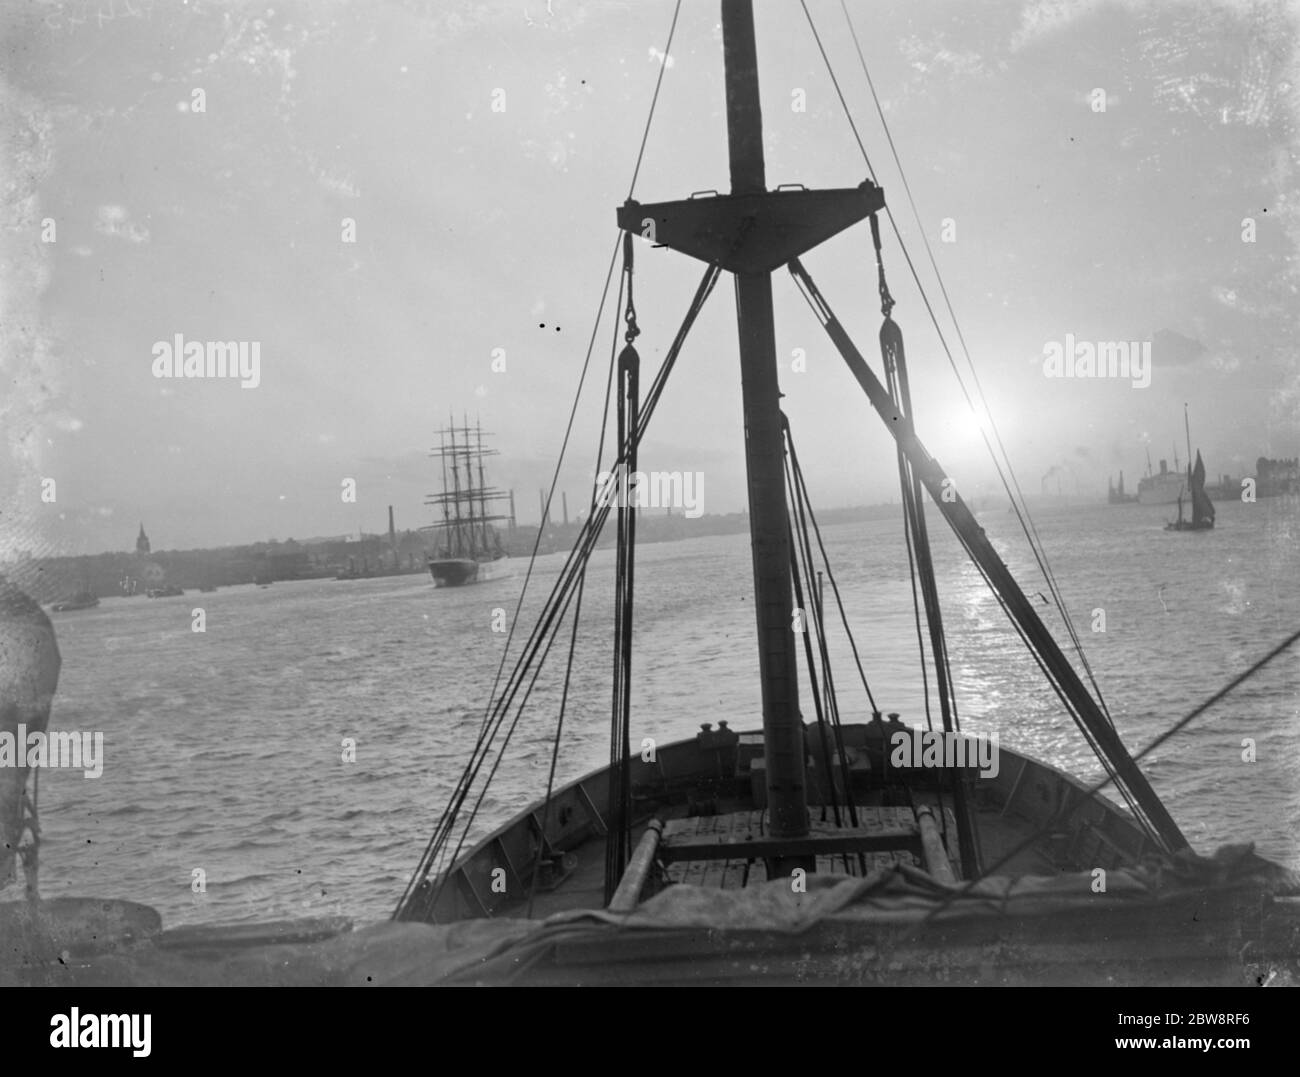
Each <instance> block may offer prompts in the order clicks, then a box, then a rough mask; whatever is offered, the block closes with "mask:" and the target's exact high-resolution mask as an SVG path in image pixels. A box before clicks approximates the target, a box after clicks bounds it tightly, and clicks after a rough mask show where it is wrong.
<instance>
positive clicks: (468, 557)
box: [421, 419, 512, 587]
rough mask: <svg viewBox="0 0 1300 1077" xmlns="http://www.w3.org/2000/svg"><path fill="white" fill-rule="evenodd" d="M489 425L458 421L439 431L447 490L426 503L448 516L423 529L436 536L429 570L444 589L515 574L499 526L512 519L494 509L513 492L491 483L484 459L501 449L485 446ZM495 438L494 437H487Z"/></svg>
mask: <svg viewBox="0 0 1300 1077" xmlns="http://www.w3.org/2000/svg"><path fill="white" fill-rule="evenodd" d="M484 436H485V435H484V433H483V426H482V423H481V422H478V421H476V422H475V424H474V425H473V426H470V425H469V420H468V419H465V420H463V422H462V425H461V426H456V425H455V421H454V420H453V421H452V422H451V423H450V424H449V425H448V426H446V427H445V428H443V429H442V430H439V431H438V447H437V448H436V449H434V450H433V451H432V452H431V453H430V455H431V456H432V457H434V458H437V459H439V460H441V463H442V493H440V494H430V495H429V497H428V499H427V500H426V501H425V504H426V505H429V506H432V507H433V509H434V511H435V513H437V514H440V515H441V517H442V519H441V520H439V521H437V522H436V523H434V524H432V525H430V526H429V527H425V528H421V530H423V531H428V532H431V533H432V535H433V543H434V545H433V550H432V551H431V552H430V554H429V556H428V563H429V574H430V575H431V576H432V577H433V582H434V583H435V584H436V585H437V586H438V587H460V586H463V585H465V584H470V583H482V582H484V581H486V580H493V579H500V578H501V577H503V576H507V575H509V574H510V559H509V556H508V554H507V552H506V548H505V545H504V544H503V543H502V541H501V536H500V534H499V533H498V532H497V529H496V527H495V526H494V525H495V524H498V523H502V522H507V521H511V519H512V518H511V517H510V516H507V515H505V514H503V513H497V512H493V511H492V506H494V505H496V504H497V503H498V502H501V501H506V500H508V499H509V497H510V495H509V493H507V492H506V491H504V490H498V489H497V488H496V487H493V486H489V485H488V484H487V479H486V477H485V474H484V467H483V460H484V459H485V458H486V457H489V456H496V455H497V452H498V451H497V450H496V449H490V448H486V447H485V446H484V444H483V438H484ZM486 436H488V437H490V436H491V435H490V434H488V435H486Z"/></svg>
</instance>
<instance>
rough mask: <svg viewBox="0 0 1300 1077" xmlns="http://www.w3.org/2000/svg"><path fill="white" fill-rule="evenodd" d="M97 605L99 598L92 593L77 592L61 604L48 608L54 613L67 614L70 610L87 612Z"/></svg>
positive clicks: (57, 603)
mask: <svg viewBox="0 0 1300 1077" xmlns="http://www.w3.org/2000/svg"><path fill="white" fill-rule="evenodd" d="M98 605H99V596H98V595H97V594H95V593H94V592H93V591H77V592H76V593H75V594H73V595H71V596H70V597H68V598H65V599H63V601H61V602H56V603H54V605H52V606H51V607H50V609H52V610H53V611H54V612H55V613H67V612H70V611H72V610H88V609H93V608H94V607H95V606H98Z"/></svg>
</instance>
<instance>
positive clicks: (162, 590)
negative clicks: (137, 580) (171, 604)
mask: <svg viewBox="0 0 1300 1077" xmlns="http://www.w3.org/2000/svg"><path fill="white" fill-rule="evenodd" d="M145 593H146V594H147V595H148V596H149V597H150V598H175V597H176V596H177V595H183V594H184V593H185V592H184V591H183V590H181V588H179V587H177V586H176V585H175V584H168V585H167V586H166V587H151V588H150V589H149V590H148V591H146V592H145Z"/></svg>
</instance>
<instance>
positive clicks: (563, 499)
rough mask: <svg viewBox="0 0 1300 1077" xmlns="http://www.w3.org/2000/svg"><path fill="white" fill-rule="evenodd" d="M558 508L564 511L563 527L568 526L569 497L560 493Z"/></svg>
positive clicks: (562, 492)
mask: <svg viewBox="0 0 1300 1077" xmlns="http://www.w3.org/2000/svg"><path fill="white" fill-rule="evenodd" d="M560 507H561V508H562V509H563V510H564V526H565V527H568V526H569V495H568V494H566V493H565V492H564V491H563V490H561V491H560Z"/></svg>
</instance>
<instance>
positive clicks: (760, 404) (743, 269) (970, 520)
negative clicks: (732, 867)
mask: <svg viewBox="0 0 1300 1077" xmlns="http://www.w3.org/2000/svg"><path fill="white" fill-rule="evenodd" d="M722 38H723V56H724V65H725V77H726V103H727V142H728V149H729V160H730V170H731V193H730V194H727V195H718V196H716V197H712V198H697V199H687V200H684V201H676V202H661V203H649V204H642V203H639V202H636V201H634V200H631V199H629V200H628V201H627V202H626V203H625V204H624V205H623V206H622V207H620V208H619V210H618V224H619V227H620V228H621V229H623V230H624V231H626V232H630V233H633V234H635V235H644V234H645V233H646V229H647V226H648V225H650V224H651V223H653V236H654V242H655V243H657V244H659V245H661V246H665V247H669V248H671V249H673V250H676V251H679V252H680V253H683V254H687V255H690V256H691V257H693V258H696V259H699V260H701V261H705V262H708V263H710V264H712V265H715V266H719V267H721V268H723V269H726V270H728V271H730V272H731V273H733V274H734V276H735V281H736V308H737V310H736V316H737V324H738V334H739V339H740V362H741V388H742V397H743V407H744V416H745V463H746V473H747V479H748V488H749V518H750V533H751V540H752V547H753V575H754V607H755V615H756V619H757V628H758V645H759V672H760V677H761V683H762V700H763V733H764V755H765V760H764V762H765V769H766V784H767V802H768V808H769V815H770V822H769V826H770V832H771V834H772V835H773V837H774V838H783V839H790V843H789V846H788V848H789V850H790V854H789V855H788V856H784V857H780V856H778V857H775V858H773V867H774V868H775V869H776V870H777V871H779V872H780V873H782V874H785V873H788V872H789V871H790V870H792V869H794V868H798V867H809V866H810V863H811V862H812V858H811V857H810V856H808V855H807V851H806V850H804V849H803V848H802V847H801V842H800V839H806V838H807V835H808V834H809V825H808V807H807V791H806V789H805V788H804V783H805V772H804V751H803V722H802V716H801V713H800V709H799V695H798V683H797V676H796V670H797V660H798V659H797V648H796V641H795V638H794V635H795V634H794V627H793V620H794V614H795V611H794V609H793V588H792V584H791V578H790V540H789V531H788V509H787V504H786V495H785V482H784V473H783V461H784V446H783V439H782V427H781V411H780V399H781V392H780V388H779V384H778V378H777V364H776V346H775V333H774V327H773V315H772V282H771V273H772V270H773V269H775V268H778V267H780V266H781V265H788V266H790V268H791V269H792V271H793V272H794V273H795V276H796V278H798V279H799V282H800V285H801V286H802V287H803V288H804V290H805V295H808V296H809V297H810V301H811V302H813V305H814V309H817V310H818V314H819V319H820V320H821V322H822V324H823V326H824V327H825V328H826V329H827V331H828V333H829V334H830V336H831V338H832V340H833V341H834V343H835V345H836V347H837V348H838V350H839V351H840V352H841V353H842V354H843V356H844V358H845V360H846V362H847V364H848V366H849V368H850V370H851V371H852V372H853V374H854V375H855V377H856V378H857V380H858V381H859V383H860V384H861V386H862V388H863V389H864V390H865V391H866V394H867V396H868V397H869V398H870V400H871V403H872V405H873V406H874V407H875V408H876V410H877V411H878V412H880V413H881V416H882V418H885V419H886V426H887V427H889V428H890V430H891V433H893V435H894V437H895V438H896V439H897V440H898V443H899V447H900V449H901V450H902V452H903V454H904V456H905V457H906V458H907V461H908V463H909V464H910V466H911V468H912V469H913V470H914V472H915V474H916V476H917V478H918V479H919V480H920V482H921V484H922V485H923V486H924V487H925V489H926V490H927V491H928V492H929V493H930V495H931V497H932V498H933V499H934V501H935V503H936V504H937V505H938V507H939V508H940V510H941V511H942V513H943V515H944V516H945V518H946V519H947V521H948V522H949V524H950V525H951V526H952V527H953V530H954V531H956V532H957V534H958V536H959V538H960V539H961V541H962V543H963V545H965V546H966V548H967V550H968V552H969V553H970V555H971V557H972V559H973V560H974V561H975V562H976V564H978V565H979V566H980V568H981V569H982V570H983V571H984V573H985V575H986V576H987V577H988V578H989V581H990V583H991V585H992V586H994V587H995V588H996V589H997V590H998V592H999V593H1000V594H1001V596H1002V598H1003V600H1004V602H1006V603H1007V605H1008V609H1009V612H1010V613H1011V616H1012V618H1013V620H1014V621H1015V622H1016V623H1017V625H1018V626H1019V627H1020V628H1021V630H1022V631H1023V632H1024V633H1025V636H1026V639H1027V641H1028V642H1029V643H1030V646H1031V647H1032V648H1033V650H1034V652H1035V653H1036V655H1037V656H1038V658H1039V660H1040V662H1041V663H1042V664H1043V666H1044V669H1045V671H1047V672H1048V673H1049V676H1050V678H1051V680H1052V681H1053V683H1054V685H1055V687H1057V689H1058V691H1059V692H1060V693H1061V695H1062V698H1063V699H1064V700H1066V701H1068V704H1069V705H1070V706H1071V709H1072V711H1073V713H1074V714H1075V715H1076V717H1077V720H1078V721H1079V722H1080V725H1081V726H1082V727H1083V728H1084V729H1085V731H1086V732H1087V734H1088V735H1089V737H1090V739H1091V741H1092V743H1093V744H1094V745H1095V746H1096V747H1097V749H1098V751H1099V754H1101V755H1102V757H1103V759H1104V760H1105V761H1107V762H1108V764H1109V766H1110V767H1111V768H1112V769H1113V771H1114V772H1115V774H1116V777H1117V779H1118V780H1119V781H1120V783H1121V784H1122V785H1123V786H1124V787H1125V788H1127V789H1128V790H1129V791H1130V792H1131V794H1132V795H1133V797H1134V799H1135V800H1136V802H1137V804H1138V805H1139V806H1140V808H1141V810H1142V813H1143V814H1144V815H1145V817H1146V819H1147V820H1148V821H1149V822H1150V824H1151V826H1152V827H1153V829H1154V831H1155V832H1156V833H1157V834H1158V835H1159V837H1160V840H1161V841H1162V842H1163V843H1164V845H1165V846H1166V847H1167V848H1169V849H1170V850H1177V849H1180V848H1183V847H1185V846H1186V844H1187V842H1186V839H1185V838H1184V837H1183V835H1182V833H1181V832H1180V831H1179V829H1178V827H1177V825H1176V824H1175V823H1174V821H1173V819H1172V818H1171V817H1170V816H1169V814H1168V812H1167V811H1166V809H1165V808H1164V805H1163V804H1162V803H1161V802H1160V800H1159V798H1158V797H1157V796H1156V794H1155V791H1154V790H1153V789H1152V788H1151V786H1150V785H1149V783H1148V782H1147V781H1146V778H1145V776H1144V775H1143V774H1142V772H1141V771H1140V770H1139V769H1138V768H1137V766H1136V765H1135V764H1134V762H1133V760H1132V758H1131V757H1130V756H1129V754H1128V752H1127V751H1126V749H1125V748H1124V746H1123V744H1122V743H1121V742H1120V740H1119V738H1118V736H1117V735H1116V734H1115V731H1114V729H1113V727H1112V726H1111V724H1110V721H1109V719H1108V717H1107V716H1106V715H1105V713H1104V712H1103V711H1102V710H1101V708H1100V707H1099V706H1098V704H1097V702H1096V700H1094V699H1093V697H1092V696H1091V694H1090V693H1089V692H1088V690H1087V689H1086V687H1085V686H1084V685H1083V683H1082V681H1081V680H1080V678H1079V676H1078V674H1077V673H1076V672H1075V670H1074V668H1073V666H1072V664H1071V663H1070V662H1069V660H1068V659H1067V658H1066V657H1065V655H1064V654H1063V652H1062V651H1061V650H1060V648H1059V646H1058V645H1057V644H1056V642H1055V640H1054V639H1053V638H1052V636H1051V634H1050V633H1049V632H1048V631H1047V629H1046V627H1045V626H1044V625H1043V624H1042V622H1041V620H1040V619H1039V618H1038V615H1037V612H1036V611H1035V610H1034V609H1033V607H1032V605H1031V604H1030V603H1029V601H1028V599H1027V598H1026V597H1025V596H1024V593H1023V591H1022V590H1021V589H1020V587H1019V585H1018V584H1017V583H1016V581H1015V579H1014V577H1012V576H1011V573H1010V572H1009V570H1008V569H1007V568H1006V565H1005V564H1004V563H1003V562H1002V559H1001V558H1000V557H999V556H998V554H997V553H996V551H995V550H994V548H993V546H992V543H990V542H989V541H988V539H987V537H986V536H985V534H984V531H983V529H982V528H981V527H979V525H978V524H977V523H976V522H975V519H974V517H973V516H972V515H971V513H970V511H969V510H968V509H967V507H966V506H965V504H964V503H963V502H962V500H961V499H960V497H953V496H951V494H950V493H949V492H948V487H949V485H950V484H948V482H947V479H946V477H945V475H944V472H943V470H942V469H941V468H940V467H939V465H938V462H937V461H935V460H934V459H933V458H932V457H931V456H930V455H929V454H928V453H927V452H926V451H925V448H924V446H922V445H921V443H920V441H919V440H918V439H917V438H916V436H915V433H914V431H913V429H912V427H911V424H910V422H909V421H907V418H908V417H906V416H904V415H902V414H900V413H899V412H898V410H897V408H896V407H895V405H894V402H893V401H892V400H891V398H890V397H889V394H888V393H887V392H886V391H885V389H884V387H883V386H882V385H881V384H880V382H879V381H878V380H877V379H876V377H875V375H874V374H872V373H871V371H870V369H869V368H867V366H866V364H865V362H864V361H863V360H862V358H861V356H860V355H859V354H858V353H857V351H856V349H855V348H854V347H853V345H852V343H851V341H849V340H848V338H847V334H844V333H843V330H842V328H841V327H840V326H839V324H838V322H836V321H835V319H834V316H833V315H831V314H830V312H829V309H828V308H826V307H825V304H824V301H823V300H821V298H820V296H819V295H817V294H816V291H815V287H814V286H813V285H812V283H811V280H810V279H808V278H807V275H806V273H805V272H804V271H803V269H802V267H801V266H800V265H799V255H801V254H803V253H804V252H806V251H808V250H811V249H812V248H813V247H815V246H817V245H818V244H820V243H822V242H824V241H825V240H827V239H829V238H830V237H831V236H833V235H835V234H836V233H838V232H840V231H842V230H844V229H845V228H848V227H849V226H851V225H853V224H855V223H857V222H858V221H861V220H863V219H864V218H866V217H869V216H871V217H873V219H874V215H875V214H876V213H877V212H878V211H879V210H881V209H883V208H884V205H885V200H884V193H883V191H882V190H881V189H880V188H879V187H878V186H876V185H875V184H874V183H872V182H871V181H864V182H863V184H862V185H861V186H859V187H857V188H845V189H837V190H825V191H809V190H803V189H800V190H776V191H768V190H767V189H766V169H765V162H764V157H763V125H762V112H761V109H760V105H759V92H758V70H757V56H756V48H755V41H754V15H753V4H752V0H722Z"/></svg>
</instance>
